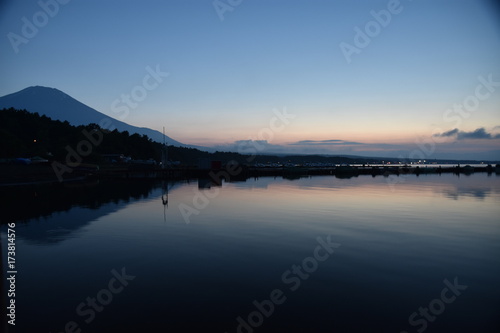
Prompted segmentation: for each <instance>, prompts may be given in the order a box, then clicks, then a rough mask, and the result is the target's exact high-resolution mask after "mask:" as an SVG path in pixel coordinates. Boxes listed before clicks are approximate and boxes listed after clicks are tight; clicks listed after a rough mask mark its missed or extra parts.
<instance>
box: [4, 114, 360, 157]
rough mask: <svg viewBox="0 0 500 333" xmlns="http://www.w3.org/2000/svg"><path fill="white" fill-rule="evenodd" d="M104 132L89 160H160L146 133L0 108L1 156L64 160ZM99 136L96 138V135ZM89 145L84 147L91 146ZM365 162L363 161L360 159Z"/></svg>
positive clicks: (182, 151)
mask: <svg viewBox="0 0 500 333" xmlns="http://www.w3.org/2000/svg"><path fill="white" fill-rule="evenodd" d="M96 130H98V131H100V132H101V133H103V139H102V141H101V142H100V143H99V144H97V145H95V144H92V145H91V146H90V147H91V152H90V153H89V154H88V155H86V156H82V157H83V161H82V162H87V163H102V162H104V159H103V155H106V154H123V155H125V156H129V157H131V158H132V159H140V160H147V159H151V158H152V159H154V160H156V161H160V160H161V150H162V145H161V144H160V143H158V142H155V141H152V140H151V139H150V138H148V137H147V136H145V135H139V134H132V135H131V134H130V133H128V132H127V131H125V132H118V131H117V130H114V131H109V130H105V129H102V128H101V127H100V126H99V125H97V124H89V125H86V126H83V125H81V126H72V125H70V124H69V123H68V122H67V121H59V120H52V119H51V118H49V117H46V116H44V115H42V116H40V115H39V114H38V113H31V112H28V111H26V110H15V109H13V108H10V109H3V110H0V158H19V157H24V158H31V157H34V156H40V157H43V158H46V159H48V160H58V161H64V160H65V159H66V156H67V155H68V152H69V150H75V151H76V150H78V145H79V144H81V142H84V141H87V142H88V141H89V138H88V137H87V136H85V134H84V133H92V131H96ZM96 138H97V137H96ZM88 147H89V145H87V146H84V147H82V149H84V150H85V149H86V148H88ZM168 158H169V160H170V161H179V162H180V163H181V164H182V165H185V166H195V165H197V163H198V160H199V159H201V158H207V159H210V160H217V161H222V162H223V163H226V162H228V161H237V162H238V163H240V164H242V165H247V164H254V163H285V162H289V163H307V162H312V161H315V162H330V163H353V162H356V161H359V159H358V160H356V161H355V160H353V159H351V158H347V157H326V156H317V155H314V156H270V155H255V156H252V155H242V154H238V153H233V152H219V151H217V152H215V153H209V152H204V151H201V150H198V149H194V148H185V147H174V146H169V147H168ZM361 162H362V161H361Z"/></svg>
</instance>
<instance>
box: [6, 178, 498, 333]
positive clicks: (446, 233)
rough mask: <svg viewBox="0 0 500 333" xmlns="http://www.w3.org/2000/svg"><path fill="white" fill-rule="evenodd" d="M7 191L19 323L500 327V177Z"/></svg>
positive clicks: (57, 326)
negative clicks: (19, 205)
mask: <svg viewBox="0 0 500 333" xmlns="http://www.w3.org/2000/svg"><path fill="white" fill-rule="evenodd" d="M394 177H395V176H394ZM1 191H2V192H3V193H2V195H4V194H6V192H7V191H8V192H9V194H10V196H9V198H10V199H8V200H11V201H17V200H21V198H22V201H23V202H25V203H26V206H25V209H21V210H20V209H17V210H16V209H13V208H12V205H10V206H11V207H10V208H7V209H6V213H5V214H4V216H5V217H6V218H5V219H3V220H2V223H6V222H11V221H16V230H17V264H18V275H17V279H18V280H17V290H18V292H17V293H16V302H17V303H16V304H18V307H17V318H16V319H17V322H16V323H17V325H16V329H17V332H63V331H64V329H65V325H67V323H68V322H74V323H75V325H77V326H78V328H79V329H81V330H82V332H148V331H159V332H221V333H223V332H228V333H230V332H245V333H247V332H252V331H253V332H401V331H407V332H417V331H418V330H420V331H421V332H422V331H426V332H497V331H499V329H500V325H499V320H498V319H497V318H498V314H499V313H500V288H499V287H498V281H499V277H500V242H499V240H500V223H499V219H498V216H500V205H499V203H500V177H499V176H497V175H494V174H493V175H487V174H486V173H481V174H472V175H469V176H464V175H461V176H457V175H453V174H442V175H433V174H430V175H420V176H415V175H407V176H402V177H400V178H387V177H382V176H377V177H371V176H359V177H352V178H347V179H339V178H335V177H331V176H318V177H306V178H298V179H283V178H281V177H279V178H272V177H270V178H259V179H253V178H252V179H247V180H246V181H241V182H234V183H223V184H222V186H215V185H214V184H210V182H209V181H208V180H200V181H197V180H193V181H190V182H187V181H186V182H177V183H161V182H160V183H149V182H139V181H135V182H95V183H87V184H82V185H77V184H74V185H61V184H57V185H51V186H41V185H38V186H31V187H24V188H15V189H14V188H3V189H2V190H1ZM167 196H168V204H166V205H164V204H163V203H166V201H167ZM162 198H163V201H162ZM7 202H9V201H7ZM5 230H6V228H5V225H3V227H2V231H3V232H2V251H3V253H2V256H3V257H5V251H6V237H5ZM325 243H333V244H335V247H330V248H329V249H330V250H331V251H332V252H333V253H329V252H328V251H329V250H327V249H326V247H325V246H323V247H321V248H320V249H319V250H318V246H321V244H325ZM315 255H316V257H315ZM319 258H321V260H323V261H321V260H320V259H319ZM294 266H295V267H294ZM5 270H6V267H5V259H4V272H5ZM112 271H114V273H113V272H112ZM120 274H125V275H128V276H130V278H129V280H127V279H125V282H124V284H123V285H122V284H120V283H119V280H116V275H120ZM132 276H133V277H134V278H133V279H132ZM113 279H115V280H114V282H113V283H114V284H113V283H112V284H111V285H110V281H111V280H113ZM445 280H447V281H448V284H452V285H453V284H458V285H460V286H463V287H459V289H458V290H456V291H455V293H453V292H452V291H451V290H449V289H450V288H449V286H448V285H447V283H446V282H444V281H445ZM120 286H121V287H123V288H118V287H120ZM447 286H448V287H447ZM465 286H466V287H465ZM445 288H448V291H444V292H443V290H444V289H445ZM460 288H462V289H460ZM111 289H113V290H114V292H110V290H111ZM118 289H120V290H119V291H118ZM103 290H104V291H103ZM273 293H274V294H273ZM443 293H444V294H443ZM110 295H111V298H110V297H109V296H110ZM273 295H274V299H275V301H277V303H279V304H273V305H272V306H270V305H269V304H270V303H269V301H267V300H269V299H270V298H272V296H273ZM442 295H444V300H447V301H448V302H445V301H444V300H443V296H442ZM277 296H279V297H277ZM88 298H90V301H92V298H96V300H97V305H96V307H95V308H93V307H92V306H91V305H89V304H90V303H88V302H89V299H88ZM99 299H100V300H101V301H102V302H103V303H106V304H102V303H99ZM451 299H453V300H451ZM255 303H258V304H260V305H255ZM82 304H83V305H82ZM259 306H260V307H261V308H260V310H259ZM429 306H431V310H429V312H428V315H427V317H426V315H424V314H423V313H421V312H420V311H421V310H420V308H422V309H423V311H425V308H429ZM263 312H264V314H262V313H263ZM414 313H416V315H414ZM266 315H267V316H266ZM412 315H413V320H412V322H410V321H409V317H411V316H412ZM426 318H427V319H426ZM242 322H244V323H243V324H242ZM252 324H253V325H254V326H255V327H253V326H252Z"/></svg>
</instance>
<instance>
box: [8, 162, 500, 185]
mask: <svg viewBox="0 0 500 333" xmlns="http://www.w3.org/2000/svg"><path fill="white" fill-rule="evenodd" d="M441 173H454V174H465V175H467V174H472V173H496V174H500V168H499V167H495V166H492V165H458V164H457V165H432V164H425V165H408V166H405V165H403V166H401V165H379V164H378V165H368V164H365V165H336V166H332V167H314V166H300V165H297V166H293V167H285V166H281V167H271V166H267V167H253V166H251V167H249V166H243V167H241V169H240V170H239V171H238V172H237V173H229V172H227V170H226V169H225V168H220V169H198V168H189V167H185V168H168V169H161V168H158V167H154V166H150V165H144V166H137V165H134V166H130V165H113V166H111V165H109V166H103V167H100V168H99V167H97V166H95V167H94V168H89V167H86V168H80V169H79V168H75V169H74V171H73V172H72V173H70V174H69V176H68V177H66V178H64V179H63V181H62V182H64V183H68V182H81V181H85V180H89V179H111V180H112V179H120V180H127V179H130V180H134V179H139V180H140V179H158V180H165V179H169V180H182V179H193V178H202V179H203V178H211V179H212V180H213V181H214V182H215V183H218V182H222V180H223V179H224V180H225V181H232V180H245V179H248V178H253V177H265V176H270V177H273V176H274V177H275V176H282V177H284V178H291V179H293V178H299V177H302V176H320V175H331V176H335V177H337V178H351V177H356V176H359V175H371V176H374V177H375V176H389V175H407V174H414V175H420V174H441ZM0 175H1V176H0V186H22V185H31V184H41V183H60V181H59V180H58V179H57V177H56V174H55V172H54V170H53V169H52V167H51V166H50V165H46V164H45V165H28V166H19V165H0Z"/></svg>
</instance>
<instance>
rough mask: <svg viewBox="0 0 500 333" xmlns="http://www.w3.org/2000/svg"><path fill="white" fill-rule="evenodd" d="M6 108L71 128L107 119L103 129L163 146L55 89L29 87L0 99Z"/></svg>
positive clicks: (157, 135)
mask: <svg viewBox="0 0 500 333" xmlns="http://www.w3.org/2000/svg"><path fill="white" fill-rule="evenodd" d="M10 107H13V108H15V109H26V110H27V111H29V112H32V113H35V112H37V113H38V114H40V115H46V116H47V117H50V118H52V119H53V120H60V121H68V122H69V123H70V124H71V125H75V126H78V125H88V124H91V123H95V124H99V123H100V122H101V121H103V120H104V119H109V120H106V122H107V123H108V124H110V125H109V126H108V127H107V128H108V129H111V130H112V129H114V128H116V129H117V130H118V131H120V132H123V131H128V132H129V133H130V134H134V133H137V134H140V135H143V134H144V135H147V136H148V137H149V138H151V139H152V140H154V141H157V142H160V143H163V134H162V133H161V132H159V131H156V130H153V129H150V128H146V127H137V126H132V125H129V124H127V123H124V122H123V121H120V120H118V119H115V118H113V117H110V116H107V115H105V114H104V113H101V112H99V111H97V110H95V109H93V108H91V107H89V106H87V105H85V104H83V103H82V102H80V101H78V100H76V99H74V98H73V97H71V96H69V95H67V94H65V93H64V92H62V91H60V90H58V89H55V88H48V87H42V86H33V87H28V88H25V89H23V90H20V91H18V92H16V93H13V94H9V95H5V96H3V97H0V109H2V108H10ZM165 141H166V143H167V144H168V145H173V146H180V147H189V148H197V149H201V150H209V149H207V148H206V147H200V146H193V145H186V144H183V143H181V142H179V141H176V140H174V139H172V138H170V137H168V136H166V135H165Z"/></svg>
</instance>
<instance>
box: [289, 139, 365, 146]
mask: <svg viewBox="0 0 500 333" xmlns="http://www.w3.org/2000/svg"><path fill="white" fill-rule="evenodd" d="M361 144H362V143H360V142H352V141H344V140H302V141H297V142H294V143H290V145H291V146H325V145H361Z"/></svg>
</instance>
